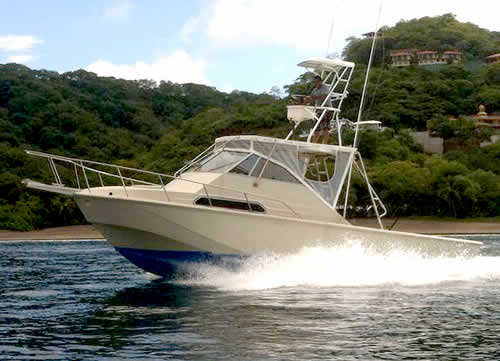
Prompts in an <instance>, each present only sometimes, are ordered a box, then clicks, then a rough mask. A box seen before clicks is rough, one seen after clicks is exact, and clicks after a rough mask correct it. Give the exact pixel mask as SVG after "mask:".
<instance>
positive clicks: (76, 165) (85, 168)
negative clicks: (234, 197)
mask: <svg viewBox="0 0 500 361" xmlns="http://www.w3.org/2000/svg"><path fill="white" fill-rule="evenodd" d="M25 152H26V154H29V155H32V156H36V157H41V158H45V159H47V160H48V162H49V167H50V169H51V171H52V174H53V175H54V178H55V180H56V184H58V185H61V186H63V183H62V181H61V177H60V175H59V172H58V170H57V168H56V165H55V163H54V160H57V161H61V162H66V163H69V164H72V165H73V168H74V170H75V178H76V181H77V184H78V189H80V181H79V175H78V171H77V169H78V168H80V169H81V170H82V173H83V175H84V178H85V184H86V186H87V187H86V188H87V189H88V191H89V192H91V188H92V187H91V186H90V182H89V179H88V177H87V173H86V171H89V172H94V173H97V175H98V176H99V180H100V183H101V186H104V181H103V179H102V176H101V175H104V176H108V177H112V178H116V179H118V180H120V182H121V184H122V187H123V188H124V192H125V195H126V197H127V198H128V197H129V195H128V192H127V189H126V188H127V186H126V185H125V181H130V182H131V183H132V184H133V182H136V183H140V184H143V185H150V186H158V187H160V188H161V189H163V191H164V192H165V195H166V198H167V201H170V198H169V196H168V192H167V190H166V189H165V187H166V184H164V182H163V178H162V177H166V178H168V179H171V180H179V181H183V182H189V183H194V184H198V185H201V186H202V187H203V189H204V191H205V193H206V195H207V198H208V200H209V203H210V205H211V206H212V202H211V198H210V196H209V194H208V190H207V187H212V188H215V189H220V190H223V191H228V192H235V193H238V194H242V195H243V196H244V199H245V200H246V201H247V202H248V199H249V196H250V197H254V198H261V199H267V200H270V201H274V202H278V203H279V204H281V205H282V206H284V207H283V208H286V209H288V210H290V211H291V212H292V214H293V215H294V216H295V217H297V218H303V217H302V216H301V215H300V214H299V213H297V212H296V211H295V210H294V209H293V208H292V207H290V205H288V204H287V203H286V202H284V201H282V200H280V199H275V198H271V197H267V196H264V195H261V194H256V193H250V192H243V191H240V190H236V189H231V188H227V187H221V186H216V185H212V184H207V183H203V182H198V181H195V180H191V179H184V178H182V177H179V176H175V175H173V176H172V175H169V174H164V173H159V172H152V171H148V170H143V169H137V168H131V167H125V166H120V165H116V164H108V163H102V162H96V161H91V160H85V159H78V158H70V157H65V156H61V155H54V154H49V153H43V152H37V151H32V150H25ZM84 163H87V164H89V165H100V166H105V167H110V168H113V169H116V170H117V172H118V174H113V173H109V172H106V171H103V170H99V169H95V168H92V167H90V166H87V165H84ZM122 170H128V171H132V172H138V173H144V174H148V175H154V176H158V177H159V179H160V184H158V183H152V182H148V181H145V180H141V179H137V178H131V177H127V176H124V175H123V174H122V172H121V171H122ZM212 198H213V196H212Z"/></svg>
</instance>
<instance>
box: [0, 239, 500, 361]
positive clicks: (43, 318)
mask: <svg viewBox="0 0 500 361" xmlns="http://www.w3.org/2000/svg"><path fill="white" fill-rule="evenodd" d="M468 238H471V239H481V240H483V241H484V242H485V246H484V247H483V249H482V254H481V256H479V257H475V258H472V259H452V258H433V259H424V258H420V257H419V256H418V255H414V254H404V253H394V254H390V255H386V256H379V255H374V254H370V253H369V252H367V251H366V250H363V249H361V248H357V247H355V246H352V247H350V248H326V247H315V248H306V249H303V250H301V251H300V252H298V253H297V254H291V255H282V256H278V255H273V254H262V255H257V256H255V257H251V258H249V259H247V260H245V261H243V264H242V266H241V268H240V269H238V270H230V269H224V268H220V267H218V266H210V265H208V264H202V265H193V266H192V269H191V272H190V273H189V274H187V275H183V278H182V279H177V280H175V281H173V282H166V281H162V280H161V279H159V278H158V277H156V276H153V275H151V274H147V273H145V272H143V271H141V270H139V269H138V268H136V267H135V266H133V265H132V264H130V263H129V262H128V261H126V260H125V259H124V258H123V257H122V256H120V255H119V254H118V253H117V252H116V251H115V250H114V249H113V248H112V247H110V246H109V245H108V244H107V243H106V242H104V241H45V242H2V243H0V285H1V288H0V359H1V360H4V359H5V360H128V359H135V360H145V359H151V360H167V359H168V360H219V359H220V360H264V359H265V360H313V359H325V360H379V359H384V360H403V359H410V360H498V359H500V236H483V237H468Z"/></svg>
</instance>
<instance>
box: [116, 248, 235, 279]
mask: <svg viewBox="0 0 500 361" xmlns="http://www.w3.org/2000/svg"><path fill="white" fill-rule="evenodd" d="M115 248H116V250H117V251H118V252H120V254H121V255H122V256H123V257H125V258H126V259H128V260H129V261H130V262H131V263H133V264H134V265H136V266H137V267H139V268H142V269H143V270H145V271H147V272H150V273H153V274H155V275H158V276H163V277H168V278H170V277H172V276H174V275H176V274H181V273H185V272H186V271H187V270H186V268H187V267H186V266H187V265H188V264H192V263H209V264H216V265H223V266H225V267H229V268H236V267H237V265H238V263H239V261H240V260H241V258H242V257H241V256H238V255H226V254H214V253H210V252H197V251H155V250H149V249H136V248H122V247H115Z"/></svg>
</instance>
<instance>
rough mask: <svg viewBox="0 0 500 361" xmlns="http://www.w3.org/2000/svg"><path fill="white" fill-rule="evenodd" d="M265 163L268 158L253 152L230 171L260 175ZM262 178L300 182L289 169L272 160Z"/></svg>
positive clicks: (254, 175)
mask: <svg viewBox="0 0 500 361" xmlns="http://www.w3.org/2000/svg"><path fill="white" fill-rule="evenodd" d="M264 164H266V160H265V159H264V158H260V157H258V156H256V155H255V154H252V155H251V156H250V157H248V158H247V159H245V160H244V161H243V162H241V163H240V164H238V165H237V166H236V167H234V168H233V169H231V171H230V173H236V174H244V175H250V176H252V177H258V176H259V174H260V172H261V171H262V168H263V167H264ZM262 178H267V179H275V180H279V181H282V182H288V183H300V182H299V181H298V180H297V178H295V177H294V176H293V175H292V174H291V173H290V172H289V171H287V170H286V169H285V168H283V167H281V166H279V165H277V164H275V163H273V162H272V161H269V162H267V165H266V168H265V169H264V173H262Z"/></svg>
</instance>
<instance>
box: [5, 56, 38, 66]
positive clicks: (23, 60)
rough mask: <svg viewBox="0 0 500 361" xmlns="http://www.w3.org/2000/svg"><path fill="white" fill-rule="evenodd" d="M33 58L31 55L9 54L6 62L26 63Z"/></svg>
mask: <svg viewBox="0 0 500 361" xmlns="http://www.w3.org/2000/svg"><path fill="white" fill-rule="evenodd" d="M31 60H33V55H30V54H27V55H11V56H9V57H8V58H7V62H8V63H17V64H26V63H29V62H30V61H31Z"/></svg>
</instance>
